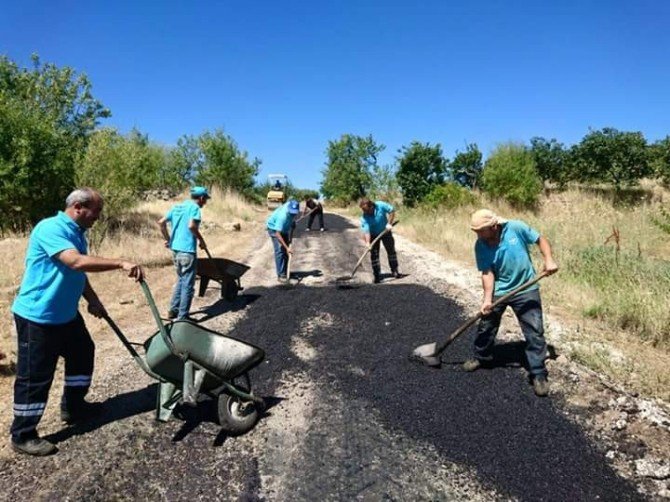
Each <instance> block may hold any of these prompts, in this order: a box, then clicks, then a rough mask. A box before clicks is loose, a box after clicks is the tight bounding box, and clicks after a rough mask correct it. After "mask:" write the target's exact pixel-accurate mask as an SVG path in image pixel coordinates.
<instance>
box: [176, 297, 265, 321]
mask: <svg viewBox="0 0 670 502" xmlns="http://www.w3.org/2000/svg"><path fill="white" fill-rule="evenodd" d="M260 296H261V295H255V294H244V295H239V296H238V297H237V298H235V300H233V301H232V302H230V301H228V300H224V299H223V298H221V299H220V300H217V302H216V303H213V304H212V305H208V306H207V307H205V308H203V309H200V310H196V311H193V312H190V313H189V315H191V316H197V315H200V314H204V315H203V316H202V317H196V318H195V320H196V321H197V322H204V321H209V320H210V319H213V318H214V317H218V316H220V315H223V314H226V313H228V312H237V311H238V310H242V309H245V308H247V306H248V305H250V304H252V303H254V302H255V301H256V300H258V299H259V298H260Z"/></svg>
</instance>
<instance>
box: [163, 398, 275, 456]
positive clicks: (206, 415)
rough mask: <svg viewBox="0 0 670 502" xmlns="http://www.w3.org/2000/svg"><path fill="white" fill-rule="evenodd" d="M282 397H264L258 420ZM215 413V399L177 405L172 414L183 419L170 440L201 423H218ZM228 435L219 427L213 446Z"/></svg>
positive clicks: (264, 416)
mask: <svg viewBox="0 0 670 502" xmlns="http://www.w3.org/2000/svg"><path fill="white" fill-rule="evenodd" d="M284 399H285V398H283V397H275V396H270V397H264V398H263V400H264V401H265V409H264V410H263V412H262V414H261V416H260V417H259V419H258V420H259V421H260V420H263V419H264V418H266V417H269V416H271V415H272V414H271V413H270V409H271V408H274V407H275V406H277V405H278V404H279V403H281V402H282V401H283V400H284ZM217 414H218V410H217V400H216V399H211V398H207V397H204V398H203V399H202V400H201V401H200V402H198V405H197V406H188V405H178V406H177V408H175V411H174V416H175V418H177V419H179V420H183V421H184V423H183V424H182V426H181V427H180V428H179V430H178V431H177V432H176V433H175V435H174V436H173V437H172V441H173V442H179V441H181V440H182V439H184V438H185V437H186V436H188V435H189V434H190V433H191V432H192V431H194V430H195V429H196V428H197V427H198V426H200V425H201V424H202V423H214V424H218V417H217ZM256 426H257V425H256ZM256 426H255V427H256ZM229 437H230V435H229V434H228V433H227V432H226V431H224V430H223V429H221V430H220V431H219V433H218V434H217V435H216V437H215V438H214V443H213V446H221V445H222V444H223V443H224V442H225V441H226V439H227V438H229Z"/></svg>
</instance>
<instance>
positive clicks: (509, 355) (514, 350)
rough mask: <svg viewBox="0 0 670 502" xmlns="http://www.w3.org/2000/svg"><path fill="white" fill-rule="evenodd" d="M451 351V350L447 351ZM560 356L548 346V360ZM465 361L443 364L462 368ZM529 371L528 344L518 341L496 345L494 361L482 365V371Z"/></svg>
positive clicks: (445, 361) (452, 361)
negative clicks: (512, 369)
mask: <svg viewBox="0 0 670 502" xmlns="http://www.w3.org/2000/svg"><path fill="white" fill-rule="evenodd" d="M447 350H449V349H447ZM557 357H558V354H557V353H556V348H555V347H554V346H553V345H551V344H548V345H547V359H552V360H553V359H556V358H557ZM464 362H465V361H460V360H459V361H454V360H447V358H445V359H443V361H442V363H443V364H445V365H451V366H461V365H462V364H463V363H464ZM521 367H523V368H524V369H525V370H526V371H529V370H530V368H529V366H528V359H527V358H526V342H525V341H522V340H517V341H514V342H505V343H496V344H495V345H494V346H493V361H491V362H486V363H484V364H482V367H481V368H482V369H494V368H521Z"/></svg>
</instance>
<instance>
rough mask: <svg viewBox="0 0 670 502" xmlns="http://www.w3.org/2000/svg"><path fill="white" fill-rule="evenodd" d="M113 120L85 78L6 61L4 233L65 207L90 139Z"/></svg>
mask: <svg viewBox="0 0 670 502" xmlns="http://www.w3.org/2000/svg"><path fill="white" fill-rule="evenodd" d="M109 115H110V112H109V110H107V109H106V108H104V107H103V106H102V104H101V103H100V102H99V101H98V100H96V99H95V98H94V97H93V95H92V93H91V84H90V82H89V80H88V79H87V77H86V76H85V75H78V74H77V73H76V72H75V71H74V70H73V69H71V68H69V67H64V68H59V67H57V66H56V65H53V64H44V65H43V64H42V63H41V62H40V60H39V58H38V57H37V56H33V67H32V68H31V69H25V68H20V67H19V66H18V65H17V64H16V63H14V62H12V61H11V60H9V59H8V58H7V57H6V56H0V211H1V212H2V214H3V218H2V219H1V221H0V231H7V230H14V231H20V230H25V229H27V228H28V227H29V226H30V225H31V224H33V223H35V222H36V221H38V220H39V219H41V218H43V217H45V216H49V215H51V214H53V213H54V212H55V211H56V210H57V209H59V208H61V207H62V206H63V203H64V200H65V197H66V196H67V194H68V193H69V192H70V191H71V190H72V188H73V187H74V173H75V165H76V163H77V162H78V159H79V158H80V157H81V156H82V155H83V153H84V151H85V148H86V144H87V142H88V138H89V136H90V134H91V133H92V132H93V130H94V129H95V127H96V126H97V124H98V122H99V120H100V119H102V118H105V117H108V116H109Z"/></svg>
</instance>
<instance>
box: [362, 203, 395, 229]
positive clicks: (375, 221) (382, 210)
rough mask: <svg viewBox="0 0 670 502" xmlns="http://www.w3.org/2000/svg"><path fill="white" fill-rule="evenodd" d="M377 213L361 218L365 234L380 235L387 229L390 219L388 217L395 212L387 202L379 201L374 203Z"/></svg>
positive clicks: (364, 215)
mask: <svg viewBox="0 0 670 502" xmlns="http://www.w3.org/2000/svg"><path fill="white" fill-rule="evenodd" d="M374 205H375V212H374V213H373V214H369V215H368V214H365V213H363V216H361V230H363V233H365V234H371V235H379V234H381V233H382V232H383V231H384V229H385V228H386V224H387V223H388V219H387V218H386V215H387V214H389V213H392V212H393V211H395V209H394V208H393V206H392V205H391V204H389V203H387V202H383V201H381V200H378V201H376V202H375V203H374Z"/></svg>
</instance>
